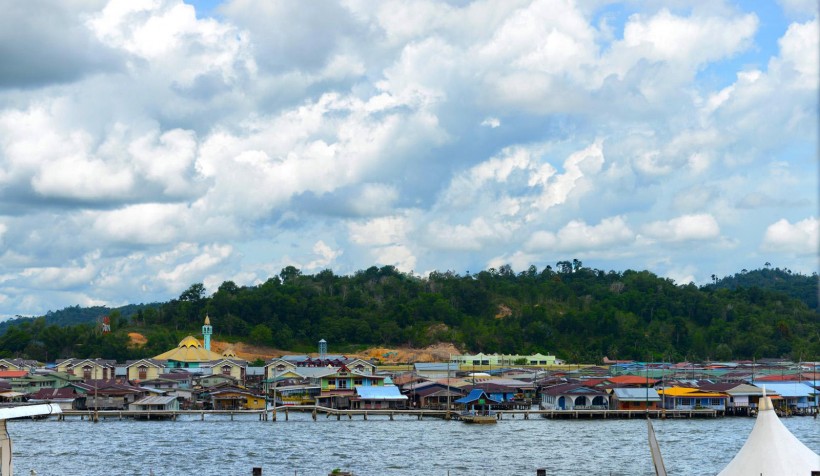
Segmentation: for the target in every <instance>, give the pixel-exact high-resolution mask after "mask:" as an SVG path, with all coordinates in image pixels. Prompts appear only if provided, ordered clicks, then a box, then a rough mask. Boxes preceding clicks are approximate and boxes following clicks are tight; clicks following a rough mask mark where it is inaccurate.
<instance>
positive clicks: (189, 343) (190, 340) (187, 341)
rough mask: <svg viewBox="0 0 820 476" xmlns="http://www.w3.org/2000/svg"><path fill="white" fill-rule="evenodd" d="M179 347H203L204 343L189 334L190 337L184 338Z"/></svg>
mask: <svg viewBox="0 0 820 476" xmlns="http://www.w3.org/2000/svg"><path fill="white" fill-rule="evenodd" d="M177 347H179V348H183V347H189V348H190V347H194V348H197V347H202V344H200V343H199V341H198V340H197V339H196V338H195V337H194V336H188V337H186V338H184V339H182V340H181V341H180V342H179V345H178V346H177Z"/></svg>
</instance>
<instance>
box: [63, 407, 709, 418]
mask: <svg viewBox="0 0 820 476" xmlns="http://www.w3.org/2000/svg"><path fill="white" fill-rule="evenodd" d="M290 412H299V413H310V414H311V416H312V418H313V420H314V421H315V420H316V419H317V418H318V417H319V415H323V416H324V417H325V418H331V417H335V418H336V420H341V419H342V417H347V418H348V419H349V420H352V419H353V417H357V418H362V419H364V420H367V419H368V417H381V418H388V419H390V420H393V419H394V418H395V417H397V416H405V417H407V416H409V417H415V418H416V419H417V420H423V419H424V418H442V419H445V420H449V419H457V418H458V414H459V411H457V410H450V411H447V410H425V409H420V410H391V409H360V410H339V409H335V408H328V407H319V406H313V405H289V406H281V407H277V408H276V409H267V410H100V411H94V410H63V413H61V414H59V415H56V417H57V419H58V420H60V421H62V420H65V419H67V418H77V417H79V418H80V419H81V420H89V421H92V422H97V421H99V420H101V419H102V420H106V419H119V420H122V419H123V418H133V419H144V420H176V419H177V418H178V417H180V416H194V417H196V416H198V417H199V418H200V420H205V416H206V415H222V416H229V417H230V419H231V420H233V419H234V417H235V416H248V415H255V416H256V417H257V418H258V419H259V420H260V421H277V420H280V419H282V417H284V419H285V421H288V420H289V418H290ZM495 413H496V415H498V419H499V420H503V419H505V418H523V419H524V420H529V419H530V418H531V417H541V418H547V419H556V420H557V419H574V420H577V419H602V420H606V419H632V418H640V419H644V418H655V419H663V418H715V417H718V416H723V413H722V412H720V413H719V412H718V411H716V410H649V411H647V410H498V411H496V412H495Z"/></svg>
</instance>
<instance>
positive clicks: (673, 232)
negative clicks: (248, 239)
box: [643, 213, 720, 242]
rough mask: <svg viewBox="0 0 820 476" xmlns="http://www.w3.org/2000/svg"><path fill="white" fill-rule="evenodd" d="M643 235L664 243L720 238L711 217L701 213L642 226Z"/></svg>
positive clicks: (716, 224) (716, 225) (718, 230)
mask: <svg viewBox="0 0 820 476" xmlns="http://www.w3.org/2000/svg"><path fill="white" fill-rule="evenodd" d="M643 233H644V234H646V235H647V236H648V237H650V238H653V239H655V240H658V241H665V242H683V241H694V240H712V239H715V238H718V237H719V236H720V226H719V225H718V222H717V220H715V218H714V217H713V216H712V215H710V214H708V213H703V214H698V215H683V216H680V217H677V218H673V219H671V220H665V221H655V222H652V223H649V224H647V225H646V226H644V227H643Z"/></svg>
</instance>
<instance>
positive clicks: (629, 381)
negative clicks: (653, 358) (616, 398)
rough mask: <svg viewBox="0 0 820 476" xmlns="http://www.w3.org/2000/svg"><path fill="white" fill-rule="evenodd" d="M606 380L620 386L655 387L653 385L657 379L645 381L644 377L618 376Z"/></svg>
mask: <svg viewBox="0 0 820 476" xmlns="http://www.w3.org/2000/svg"><path fill="white" fill-rule="evenodd" d="M607 380H609V381H610V382H612V383H617V384H621V385H646V384H649V385H655V383H657V382H658V381H657V379H653V378H651V379H647V378H646V377H639V376H637V375H618V376H617V377H610V378H608V379H607Z"/></svg>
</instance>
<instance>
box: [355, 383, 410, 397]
mask: <svg viewBox="0 0 820 476" xmlns="http://www.w3.org/2000/svg"><path fill="white" fill-rule="evenodd" d="M356 394H358V395H359V398H361V399H363V400H407V396H406V395H402V394H401V392H400V391H399V387H397V386H395V385H385V386H383V387H375V386H374V387H356Z"/></svg>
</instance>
